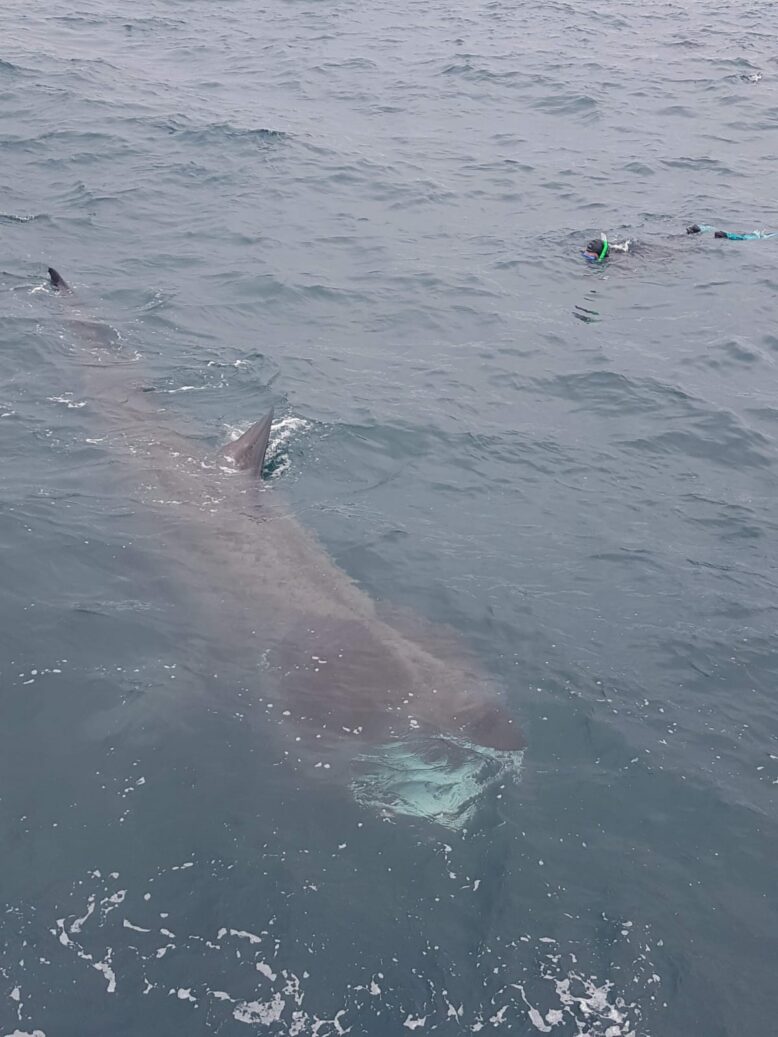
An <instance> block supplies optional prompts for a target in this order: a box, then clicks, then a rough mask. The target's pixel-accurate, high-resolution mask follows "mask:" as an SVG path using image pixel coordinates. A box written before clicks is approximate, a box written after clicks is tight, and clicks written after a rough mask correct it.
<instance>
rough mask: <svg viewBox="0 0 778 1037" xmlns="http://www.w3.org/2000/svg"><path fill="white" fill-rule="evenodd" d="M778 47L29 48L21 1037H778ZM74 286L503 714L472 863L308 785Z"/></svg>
mask: <svg viewBox="0 0 778 1037" xmlns="http://www.w3.org/2000/svg"><path fill="white" fill-rule="evenodd" d="M775 18H776V14H775V8H774V5H773V4H771V3H767V2H763V3H748V4H746V3H741V2H736V3H734V4H732V3H728V4H724V3H713V2H709V0H704V2H703V0H700V2H697V3H694V4H680V3H670V2H659V0H644V2H642V3H635V2H632V0H619V2H617V3H607V2H605V0H592V2H588V3H578V2H576V3H553V2H552V3H548V2H547V3H543V4H541V3H538V2H528V3H524V4H521V5H515V4H508V3H502V2H499V0H496V2H489V3H478V4H475V3H474V4H470V5H465V4H453V5H452V4H450V3H449V4H445V5H443V4H440V3H437V2H434V0H433V2H431V3H430V2H428V3H424V4H421V3H416V2H410V0H409V2H406V3H403V4H400V5H398V4H386V3H383V4H382V3H378V4H372V5H367V6H365V5H362V6H360V5H356V4H352V3H347V2H344V3H334V4H323V3H320V2H318V3H317V2H312V0H294V2H291V0H270V2H269V3H267V4H263V5H258V4H254V3H249V2H246V0H243V2H235V3H231V2H226V3H213V4H197V3H184V2H182V0H138V2H135V3H133V4H132V5H128V6H126V8H125V9H124V10H122V9H121V7H120V5H118V4H114V5H108V4H106V3H105V2H103V0H81V2H79V3H78V4H77V6H76V7H75V8H74V9H72V10H70V9H68V8H67V7H62V6H61V5H52V4H44V3H41V2H40V0H32V2H30V0H28V2H25V3H21V2H19V0H11V2H10V3H9V2H6V3H5V4H4V5H3V7H2V10H1V11H0V104H1V106H2V107H1V108H0V111H1V112H2V123H1V124H0V133H1V134H2V141H1V143H2V151H1V152H0V155H1V156H2V166H1V168H0V183H2V200H1V202H0V213H2V215H0V249H1V250H2V263H1V264H0V268H1V269H2V276H1V277H0V290H1V291H2V312H3V322H2V333H1V334H2V349H1V350H0V437H2V439H1V440H0V442H2V455H3V480H2V500H1V502H0V547H1V548H2V586H1V587H0V595H1V599H0V600H1V601H2V620H3V621H2V629H1V631H0V640H1V643H2V657H1V660H2V661H1V663H0V666H1V672H2V685H1V692H0V695H1V697H0V708H1V710H2V714H1V715H2V724H1V727H0V739H1V742H0V782H1V784H0V846H1V847H2V861H1V863H0V900H1V901H2V904H3V913H2V915H0V948H1V949H2V957H1V958H0V1032H2V1034H3V1035H5V1034H14V1033H17V1034H18V1033H21V1034H31V1033H36V1034H38V1035H39V1034H40V1033H44V1034H45V1035H46V1037H71V1035H72V1037H76V1035H78V1037H92V1035H94V1037H98V1035H100V1037H102V1035H104V1034H108V1033H110V1034H115V1035H119V1034H132V1035H138V1034H153V1035H155V1037H168V1035H169V1037H173V1035H179V1034H184V1033H186V1034H208V1033H215V1034H220V1035H222V1037H227V1035H233V1034H235V1035H241V1034H245V1033H252V1032H257V1033H271V1034H287V1035H295V1034H301V1035H302V1034H315V1035H318V1037H327V1035H334V1034H343V1033H347V1032H349V1033H352V1034H354V1035H357V1034H365V1035H367V1034H369V1035H370V1037H382V1035H393V1037H396V1035H397V1034H400V1033H404V1032H405V1030H406V1028H407V1029H408V1030H410V1031H413V1030H419V1031H420V1032H422V1033H424V1032H428V1031H433V1030H437V1031H441V1032H445V1033H455V1032H456V1033H459V1032H478V1031H480V1030H487V1031H492V1030H500V1029H502V1030H508V1031H510V1032H515V1033H520V1034H536V1033H538V1032H551V1033H553V1034H555V1035H557V1037H563V1035H571V1034H588V1035H591V1037H625V1035H627V1034H635V1037H645V1035H649V1034H653V1035H657V1037H658V1035H679V1037H680V1035H684V1037H686V1035H689V1034H705V1037H719V1035H735V1034H738V1035H739V1034H744V1033H755V1034H756V1033H759V1034H763V1033H768V1032H771V1031H773V1030H774V1029H775V1018H776V1010H778V997H777V996H776V991H775V972H776V964H778V939H777V938H776V922H777V921H778V911H777V910H776V882H775V861H776V857H777V855H778V828H777V826H776V811H775V803H776V790H777V789H778V740H777V739H776V734H777V732H778V724H776V706H775V685H776V661H775V654H774V652H775V627H776V604H777V602H776V585H777V581H776V564H777V563H778V549H776V540H775V535H776V519H775V511H774V505H775V497H776V489H777V488H778V479H777V475H778V466H777V461H778V440H777V438H776V432H777V431H778V406H777V405H776V390H775V376H776V361H777V360H778V334H777V333H776V308H775V297H776V296H775V292H776V287H778V278H777V277H776V261H777V260H778V242H775V241H763V242H745V243H742V244H736V243H731V242H720V241H716V240H714V239H713V238H712V237H711V236H704V237H700V238H687V237H686V236H685V235H683V233H682V231H683V228H684V226H685V225H686V224H687V223H689V222H692V221H695V220H696V221H700V222H708V223H712V224H716V225H718V226H724V227H726V228H728V229H732V230H752V229H754V228H755V227H759V228H762V229H766V230H775V229H778V206H776V202H775V175H774V173H775V160H776V148H777V147H778V143H777V142H778V137H777V136H776V130H778V90H777V89H776V82H778V80H777V79H776V76H778V51H776V21H775ZM601 230H604V231H608V232H610V233H613V234H616V235H622V236H630V237H633V238H635V239H637V241H638V243H639V244H638V246H637V249H636V251H635V253H634V255H631V256H627V257H616V259H615V260H614V261H613V262H612V263H611V264H610V265H609V266H607V268H591V267H588V266H587V265H586V264H584V263H583V262H582V260H581V259H580V257H579V255H578V248H579V246H580V245H582V244H583V243H584V242H585V241H587V240H588V238H590V237H591V236H592V235H593V234H596V233H598V232H599V231H601ZM49 263H53V264H54V265H55V266H57V267H59V268H60V269H61V270H62V272H63V273H64V275H65V277H67V278H68V279H70V280H72V281H73V283H74V284H75V285H77V287H78V289H79V292H80V295H81V298H82V299H83V300H85V302H84V305H85V306H86V307H88V312H89V313H90V314H91V315H93V319H94V320H95V321H96V322H98V323H96V324H95V325H93V326H92V329H91V332H89V329H87V330H88V334H92V335H93V336H94V335H98V337H100V338H102V339H106V338H107V340H108V341H107V346H108V349H109V351H110V350H113V351H114V354H115V355H116V356H120V357H122V358H123V362H126V363H125V367H126V372H125V371H122V370H121V367H120V366H119V367H117V368H116V371H117V372H118V373H119V374H121V375H122V376H124V375H125V374H126V394H125V397H124V398H125V399H126V400H130V401H131V400H132V399H133V398H134V397H135V396H137V397H138V398H140V394H139V389H138V387H139V386H143V387H144V388H147V389H153V390H155V392H153V393H150V394H146V395H145V397H144V398H145V399H153V401H154V402H153V404H151V405H149V413H155V407H156V405H157V404H159V403H160V400H161V401H162V402H161V406H164V407H165V408H166V414H165V415H164V417H165V422H166V423H167V426H168V427H172V428H176V429H178V430H179V431H180V432H181V433H182V434H184V435H186V436H188V437H190V439H191V443H192V449H193V451H196V450H200V449H202V450H203V451H206V450H211V449H213V448H214V447H215V446H216V445H217V443H219V442H220V441H223V440H224V439H225V437H226V436H227V434H228V431H229V429H230V428H232V427H234V426H241V427H245V426H246V425H247V424H248V423H249V422H250V421H252V420H254V419H255V418H256V417H257V416H259V415H260V414H261V413H263V411H264V410H266V409H267V407H268V406H270V405H271V404H272V405H275V407H276V412H277V414H278V415H279V417H280V418H281V419H282V422H281V426H280V427H281V432H280V434H279V435H278V436H277V439H276V443H275V446H274V451H275V452H274V458H273V462H272V465H271V468H272V469H273V477H272V479H271V484H272V492H274V493H277V492H278V493H285V494H286V496H287V498H288V499H289V500H291V501H292V505H293V507H294V510H295V511H296V513H297V514H298V515H299V516H300V518H301V520H302V521H303V522H304V524H305V525H307V526H308V527H309V528H311V529H312V530H314V531H315V532H316V533H317V534H318V535H319V537H320V538H321V539H322V541H323V542H324V544H325V545H326V546H327V548H328V550H329V552H330V553H331V555H332V556H333V557H334V558H335V559H336V560H337V562H338V563H339V565H340V566H341V567H342V568H343V569H344V570H345V571H346V572H348V573H349V574H350V575H351V576H352V577H354V578H355V579H356V580H357V581H358V582H359V583H360V584H361V585H362V586H363V587H364V588H366V589H367V591H369V593H370V594H371V595H372V596H373V597H374V598H376V599H381V600H384V601H388V602H392V603H394V604H397V605H402V606H404V607H410V608H411V609H413V610H414V612H415V613H417V614H420V615H421V616H423V617H425V619H428V620H432V621H435V622H444V623H446V624H448V625H450V626H453V627H454V628H455V629H456V630H458V631H459V632H460V633H461V636H462V639H463V640H464V641H466V642H468V643H469V644H470V646H471V647H472V648H473V649H474V650H475V651H476V652H477V654H478V657H479V658H480V659H481V661H482V663H483V665H484V666H485V667H487V668H488V669H489V670H490V671H491V672H492V673H493V674H494V676H495V677H496V678H497V680H499V682H500V684H501V685H502V686H503V687H504V688H505V690H506V694H507V696H508V700H509V704H510V709H511V712H512V714H513V715H514V716H515V718H516V719H517V721H518V722H520V723H521V725H522V727H523V729H524V731H525V733H526V736H527V740H528V746H527V750H526V754H525V758H524V765H523V772H522V776H521V780H520V781H519V782H518V783H507V784H506V785H505V787H504V788H502V789H496V788H495V789H492V790H490V791H489V792H487V793H485V794H484V796H483V802H482V803H481V804H480V807H479V810H478V812H477V814H476V816H475V818H474V820H473V821H472V823H471V824H469V825H468V827H467V828H466V829H465V830H464V831H449V830H447V829H445V828H442V827H441V826H439V825H435V824H433V823H430V822H425V821H421V820H412V819H409V818H403V817H395V818H386V817H382V816H381V815H380V813H379V812H376V811H371V810H370V809H368V808H365V807H361V806H359V805H358V804H357V803H356V802H354V801H353V799H352V798H351V797H350V795H349V793H348V790H347V789H345V788H338V787H337V785H336V784H335V783H327V782H325V781H323V780H322V781H319V780H316V779H314V778H311V777H310V775H308V776H307V777H306V778H305V780H302V779H301V778H300V777H299V776H298V775H296V774H295V773H293V772H292V771H290V770H289V768H287V767H285V766H283V759H282V758H281V757H280V756H279V752H278V749H277V746H276V744H275V742H274V740H273V736H272V726H273V725H272V723H271V721H270V719H269V717H268V712H267V710H266V709H265V708H264V707H263V705H262V702H261V693H262V688H261V676H260V675H259V673H258V671H257V661H256V659H251V658H248V655H249V653H244V654H241V652H239V651H236V648H235V645H231V644H229V643H227V642H226V641H225V638H224V636H223V633H224V624H223V623H222V622H220V615H221V613H222V609H223V608H226V607H227V605H226V604H225V602H226V598H225V597H224V596H223V595H222V598H219V597H218V596H217V595H216V594H215V592H214V593H213V594H211V593H209V592H210V589H211V580H212V579H213V578H215V576H214V575H212V574H213V566H212V564H210V563H209V559H208V548H207V544H203V543H202V541H200V542H197V541H196V540H194V541H193V542H192V547H191V550H187V549H186V545H187V543H188V541H187V540H186V538H187V536H189V530H187V529H184V528H181V529H179V527H178V525H177V523H178V522H179V519H178V517H177V516H178V513H177V512H176V509H175V508H174V507H168V508H166V507H165V506H164V505H159V506H157V507H155V508H151V507H147V506H146V505H147V504H148V499H147V498H144V497H143V495H142V494H139V491H138V480H139V479H140V480H141V481H143V480H144V479H146V477H148V483H149V485H152V484H153V483H154V480H155V478H156V472H155V471H152V467H151V466H150V465H149V462H147V461H144V460H143V459H141V460H139V461H138V462H137V463H136V464H135V465H134V467H133V465H130V466H129V469H132V471H130V470H129V469H128V466H127V463H126V462H127V456H126V451H125V453H124V454H122V453H121V452H117V451H116V450H115V449H114V446H115V435H116V433H117V429H118V430H119V431H121V421H122V420H124V419H123V418H122V413H123V412H122V411H121V409H119V411H118V412H117V413H114V412H113V411H112V410H111V407H112V406H113V404H114V403H115V400H116V396H115V391H114V392H113V393H112V394H111V393H109V392H108V390H107V389H106V390H105V395H104V394H103V389H97V390H95V388H94V386H95V383H94V382H93V381H92V382H90V380H89V375H90V371H89V369H88V368H85V367H84V366H83V363H82V362H81V361H79V359H78V357H79V354H78V347H77V345H76V340H77V338H78V329H74V328H73V326H72V325H71V324H69V323H68V321H67V316H66V313H65V309H64V307H63V305H62V300H60V299H58V298H56V297H55V296H53V295H52V294H51V293H48V292H46V291H45V290H42V286H43V285H44V283H45V270H46V266H47V265H48V264H49ZM82 330H83V329H82ZM90 385H91V388H90ZM114 389H115V387H114ZM162 394H164V396H163V395H162ZM109 400H110V401H113V402H110V403H109ZM129 406H130V413H132V407H133V406H134V405H133V404H132V403H130V404H129ZM128 427H131V426H128ZM163 428H164V424H163V423H162V422H160V424H159V427H157V426H156V425H155V426H154V427H153V428H150V429H149V432H148V435H149V436H151V437H155V436H156V437H157V438H159V437H160V436H162V435H163V432H162V429H163ZM111 432H113V434H114V436H113V439H112V435H111ZM130 445H131V443H130ZM144 464H146V465H149V467H148V471H146V469H144ZM174 542H175V543H179V542H180V543H182V544H183V545H184V547H183V548H182V549H180V550H178V551H177V552H176V553H175V564H172V562H171V551H170V549H169V548H170V545H171V544H172V543H174ZM262 576H263V574H262V570H261V567H258V569H257V571H247V572H246V573H245V581H246V585H247V587H249V588H251V592H252V593H255V594H256V595H257V596H260V595H261V587H262ZM236 591H237V588H236ZM319 773H321V772H319Z"/></svg>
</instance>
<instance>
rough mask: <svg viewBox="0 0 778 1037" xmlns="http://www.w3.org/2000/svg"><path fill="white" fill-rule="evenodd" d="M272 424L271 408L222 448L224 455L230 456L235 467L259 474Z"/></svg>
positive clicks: (260, 473)
mask: <svg viewBox="0 0 778 1037" xmlns="http://www.w3.org/2000/svg"><path fill="white" fill-rule="evenodd" d="M272 424H273V411H272V410H271V411H269V413H267V414H266V415H265V416H264V418H261V419H260V420H259V421H258V422H256V424H254V425H252V426H251V428H250V429H248V430H247V431H246V432H244V433H243V435H242V436H241V437H240V439H236V440H235V442H234V443H230V444H229V446H226V447H225V448H224V450H223V453H224V456H225V457H229V458H231V459H232V460H233V461H234V462H235V467H236V468H242V469H247V470H249V471H250V472H252V474H253V475H258V476H261V475H262V465H263V464H264V462H265V453H266V452H267V444H268V441H269V439H270V429H271V427H272Z"/></svg>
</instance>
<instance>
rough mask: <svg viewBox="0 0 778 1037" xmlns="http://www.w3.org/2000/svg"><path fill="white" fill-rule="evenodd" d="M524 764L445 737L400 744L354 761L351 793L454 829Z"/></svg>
mask: <svg viewBox="0 0 778 1037" xmlns="http://www.w3.org/2000/svg"><path fill="white" fill-rule="evenodd" d="M523 759H524V752H523V751H518V752H501V751H500V750H497V749H489V748H486V747H485V746H480V745H473V744H472V743H471V742H467V741H466V740H464V739H458V738H453V737H448V736H439V737H437V738H415V739H405V740H403V741H398V742H394V743H392V744H389V745H382V746H380V747H379V748H377V749H376V750H375V751H374V752H370V753H363V754H362V755H360V756H359V757H357V759H356V761H355V765H354V766H355V769H356V771H357V774H356V776H355V777H354V778H353V780H352V782H351V791H352V792H353V794H354V798H355V799H356V801H357V802H358V803H361V804H362V805H363V806H368V807H372V808H374V809H379V810H385V811H387V812H389V813H391V814H404V815H406V816H408V817H420V818H424V819H426V820H428V821H434V822H436V823H437V824H441V825H444V826H445V827H447V828H454V829H459V828H463V827H464V826H465V825H466V824H467V823H468V821H470V819H471V818H472V817H473V815H474V814H475V812H476V810H477V808H478V804H479V801H480V799H481V797H482V796H483V794H484V793H485V792H486V791H487V790H488V789H489V788H493V787H494V786H496V785H498V784H499V783H501V782H503V781H506V780H517V779H518V777H519V775H520V773H521V765H522V760H523Z"/></svg>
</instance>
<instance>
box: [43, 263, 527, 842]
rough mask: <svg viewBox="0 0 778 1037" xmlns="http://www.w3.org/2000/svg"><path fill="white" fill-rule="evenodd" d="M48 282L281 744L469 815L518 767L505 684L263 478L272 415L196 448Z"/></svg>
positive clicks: (410, 805)
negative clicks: (401, 608) (396, 602)
mask: <svg viewBox="0 0 778 1037" xmlns="http://www.w3.org/2000/svg"><path fill="white" fill-rule="evenodd" d="M49 276H50V280H51V285H52V286H53V288H54V289H55V290H56V291H57V292H59V293H60V294H61V295H62V296H63V298H64V299H66V300H67V301H68V303H69V304H70V315H69V324H70V326H71V329H72V331H73V333H74V335H75V336H76V338H78V339H79V341H80V343H81V346H80V348H81V349H82V351H83V355H82V358H81V360H82V363H83V365H84V368H85V371H86V373H87V382H88V384H87V387H86V388H87V391H88V395H89V397H90V398H91V402H93V403H94V406H95V410H96V411H97V412H98V414H99V415H100V418H101V419H102V421H103V422H104V423H106V424H107V425H108V431H109V438H110V439H111V442H112V444H113V446H114V447H115V449H116V450H117V451H119V452H120V453H121V454H123V455H124V457H125V458H126V459H127V461H128V462H129V463H130V464H131V466H132V467H133V468H134V469H135V471H136V472H137V474H138V477H139V485H142V486H143V487H144V492H145V493H146V496H147V498H149V506H150V507H153V508H155V509H156V510H157V511H158V513H159V511H160V509H162V512H161V514H162V518H161V520H160V521H161V523H162V525H163V527H164V528H166V529H167V531H168V537H169V541H170V550H171V555H172V556H174V557H175V558H176V559H178V560H181V559H182V558H183V559H185V561H183V562H182V564H181V568H182V571H184V572H186V571H187V570H188V572H189V573H190V574H191V579H192V593H193V594H194V595H197V593H198V590H199V589H201V588H202V586H203V582H202V577H201V578H200V582H199V583H198V579H197V576H196V573H197V571H198V569H199V561H200V560H202V559H203V558H204V557H205V556H207V558H208V565H207V573H208V579H207V596H208V615H209V617H210V621H211V622H212V623H213V624H214V627H215V628H217V630H218V636H219V637H220V638H222V637H224V638H229V639H230V640H231V641H232V643H234V644H239V645H240V646H241V654H242V655H243V657H244V658H248V656H247V655H246V654H245V653H246V652H248V653H250V655H251V656H252V657H253V658H254V659H255V660H257V661H259V662H260V674H261V682H262V686H263V688H266V689H269V691H270V698H271V699H272V706H273V709H274V713H273V715H274V716H275V717H276V719H277V720H279V721H280V720H281V718H283V721H282V722H278V723H277V724H276V727H277V728H278V731H279V737H280V741H281V746H282V751H283V752H284V753H285V754H286V755H287V756H288V757H289V756H291V757H293V758H294V761H295V764H296V765H297V766H299V767H300V769H301V770H303V771H307V770H309V769H310V771H311V773H313V770H314V768H318V769H320V770H319V775H321V771H322V769H326V771H327V772H328V776H329V777H330V778H331V779H332V780H334V781H342V782H344V783H345V784H347V785H349V787H350V788H351V791H352V793H353V795H354V796H355V797H356V798H357V799H358V800H359V801H360V802H361V803H363V804H366V805H370V806H373V807H376V808H379V809H383V810H387V811H390V812H394V813H400V814H405V815H410V816H416V817H424V818H428V819H431V820H435V821H438V822H440V823H443V824H446V825H450V826H454V827H459V826H462V825H463V824H465V822H467V821H468V820H469V819H470V818H471V817H472V816H473V813H474V811H475V810H476V808H477V806H478V803H479V799H480V797H481V796H482V794H483V792H484V790H485V789H486V788H488V787H491V786H493V785H495V784H496V783H498V782H500V781H503V780H505V778H506V777H507V776H509V775H514V776H515V775H517V774H518V772H519V770H520V767H521V760H522V755H523V749H524V744H525V743H524V738H523V735H522V733H521V731H520V729H519V727H518V725H517V724H516V723H515V722H514V720H513V718H512V717H511V716H510V714H509V712H508V711H507V709H506V708H505V706H504V704H503V702H502V695H501V690H500V689H499V688H498V687H496V686H495V683H494V681H493V680H492V679H490V678H489V676H488V675H487V674H486V673H485V672H484V671H483V670H482V669H481V668H480V667H479V665H478V663H477V661H476V660H475V659H473V658H471V657H470V656H469V654H468V653H467V651H466V650H465V649H464V647H463V645H462V644H461V642H460V639H459V638H458V637H457V636H456V635H455V634H454V633H453V632H450V631H445V630H442V629H440V628H437V627H433V626H432V625H431V624H425V623H423V622H421V621H417V620H414V619H413V618H412V619H411V620H410V622H409V621H408V618H407V617H400V616H399V614H398V615H397V616H392V615H391V614H385V613H384V612H382V611H381V609H380V608H379V607H378V606H377V604H376V603H375V602H374V601H373V599H372V598H370V597H369V596H368V595H367V594H366V593H365V592H364V591H363V590H362V589H361V588H359V587H358V586H357V585H356V584H355V583H354V582H353V581H352V580H351V579H350V578H349V577H348V576H347V574H346V573H345V572H343V570H341V569H339V568H338V567H337V566H336V565H335V564H334V562H333V560H332V559H331V558H330V557H329V555H328V554H327V553H326V552H325V551H324V550H323V548H322V547H321V545H320V544H319V543H318V541H317V540H316V539H315V537H314V536H312V535H311V534H310V533H309V532H307V531H306V530H304V529H303V528H302V527H301V526H300V524H299V523H298V522H297V521H296V520H295V518H294V517H293V515H292V514H291V513H290V511H289V509H288V507H287V506H286V505H285V504H284V502H283V500H282V499H281V496H280V494H279V493H278V491H277V490H276V489H275V488H269V487H268V486H267V485H266V484H265V485H264V486H263V485H262V484H261V483H260V482H259V480H260V479H261V474H262V468H263V464H264V459H265V453H266V451H267V447H268V442H269V440H270V437H271V433H272V427H273V426H272V423H273V414H272V412H270V413H268V414H266V415H265V416H264V417H262V418H261V419H260V420H259V421H257V422H256V423H255V424H254V425H252V426H251V427H250V428H249V429H248V430H247V431H246V432H245V433H244V434H243V435H242V436H241V437H240V438H239V439H237V440H236V441H234V442H232V443H230V444H228V445H227V446H226V447H225V448H224V449H223V451H222V453H221V455H220V456H219V457H217V458H213V457H212V458H208V457H205V456H202V455H199V456H193V455H197V454H198V451H197V449H196V448H194V447H193V441H192V440H190V439H187V438H186V437H181V436H179V435H176V434H175V433H173V432H171V430H169V429H168V428H166V427H165V423H166V417H167V415H166V412H165V410H164V408H161V407H159V406H158V405H157V404H156V403H155V402H154V400H153V396H154V394H149V393H143V392H140V391H138V390H135V389H134V388H133V386H132V384H131V383H130V384H128V365H127V364H126V363H125V362H123V360H122V358H121V356H120V355H118V354H119V349H118V347H117V346H116V344H115V343H114V344H110V343H108V344H106V342H105V341H104V336H102V335H96V334H93V329H94V328H96V327H99V325H97V324H95V323H94V322H92V321H90V320H88V319H85V318H84V316H83V315H82V314H81V313H80V312H79V307H78V305H77V303H76V301H75V297H74V294H73V293H72V291H71V290H70V288H69V286H68V285H67V283H66V282H65V280H64V279H63V278H62V277H61V275H60V274H59V273H58V272H57V271H56V270H54V269H50V270H49ZM165 502H167V503H168V505H169V506H168V507H167V508H165ZM187 553H188V554H187ZM254 672H255V673H256V672H257V671H256V669H255V671H254Z"/></svg>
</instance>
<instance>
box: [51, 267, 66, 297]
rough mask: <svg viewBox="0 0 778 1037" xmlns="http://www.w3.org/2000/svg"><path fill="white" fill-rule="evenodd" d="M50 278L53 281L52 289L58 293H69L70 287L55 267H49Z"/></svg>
mask: <svg viewBox="0 0 778 1037" xmlns="http://www.w3.org/2000/svg"><path fill="white" fill-rule="evenodd" d="M49 278H50V279H51V287H52V288H54V289H56V291H58V292H59V291H62V292H69V291H70V285H69V284H68V283H67V281H66V280H65V278H64V277H63V276H62V274H60V273H59V272H58V271H57V270H55V269H54V267H53V266H50V267H49Z"/></svg>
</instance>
